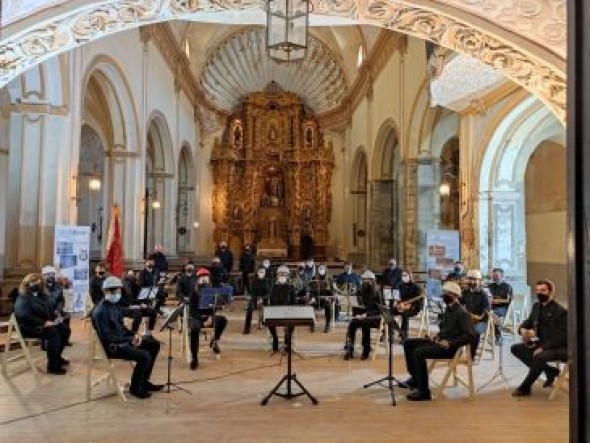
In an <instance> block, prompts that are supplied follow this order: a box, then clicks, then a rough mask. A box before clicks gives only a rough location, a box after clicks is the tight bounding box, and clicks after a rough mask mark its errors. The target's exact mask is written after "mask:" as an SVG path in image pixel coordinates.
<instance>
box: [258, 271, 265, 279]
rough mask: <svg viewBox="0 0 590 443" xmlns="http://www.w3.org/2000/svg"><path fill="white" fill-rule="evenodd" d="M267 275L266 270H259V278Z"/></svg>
mask: <svg viewBox="0 0 590 443" xmlns="http://www.w3.org/2000/svg"><path fill="white" fill-rule="evenodd" d="M265 275H266V272H259V273H258V278H264V276H265Z"/></svg>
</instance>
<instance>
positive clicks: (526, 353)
mask: <svg viewBox="0 0 590 443" xmlns="http://www.w3.org/2000/svg"><path fill="white" fill-rule="evenodd" d="M535 292H536V294H537V300H538V301H537V302H536V303H535V304H534V305H533V309H532V311H531V314H530V315H529V317H528V318H527V319H526V320H525V321H524V322H523V323H522V324H521V325H520V328H519V329H518V333H519V334H520V335H521V336H522V341H523V342H522V343H518V344H514V345H512V349H511V350H512V353H513V354H514V355H515V356H516V358H518V359H519V360H520V361H522V362H523V363H524V364H525V365H527V366H528V367H529V373H528V374H527V376H526V378H525V379H524V380H523V381H522V383H521V384H520V386H519V387H518V388H517V389H516V390H515V391H514V392H513V393H512V395H513V396H515V397H524V396H529V395H531V386H532V385H533V383H535V381H536V380H537V378H539V375H541V372H545V375H546V376H547V381H546V382H545V384H544V385H543V387H551V386H552V385H553V382H554V380H555V378H556V377H557V376H558V375H559V369H557V368H554V367H551V366H549V365H548V364H547V362H550V361H567V358H568V354H567V310H566V309H565V308H564V307H563V306H561V305H560V304H559V303H557V301H556V300H555V298H554V297H555V296H554V294H555V284H554V283H553V282H552V281H551V280H547V279H546V280H540V281H538V282H537V284H536V285H535Z"/></svg>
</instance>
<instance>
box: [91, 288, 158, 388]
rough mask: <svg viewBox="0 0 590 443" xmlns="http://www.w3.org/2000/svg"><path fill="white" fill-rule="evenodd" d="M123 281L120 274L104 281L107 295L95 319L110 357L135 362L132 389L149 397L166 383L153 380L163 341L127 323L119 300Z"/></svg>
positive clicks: (93, 320)
mask: <svg viewBox="0 0 590 443" xmlns="http://www.w3.org/2000/svg"><path fill="white" fill-rule="evenodd" d="M122 288H123V283H122V282H121V280H120V279H119V278H117V277H108V278H107V279H105V281H104V284H103V291H104V293H105V297H104V299H103V300H102V301H101V302H100V303H99V304H98V305H97V306H96V307H95V309H94V311H93V312H92V323H93V325H94V327H95V329H96V334H97V335H98V338H99V339H100V341H101V343H102V345H103V347H104V349H105V352H106V354H107V356H108V357H109V358H115V359H120V360H132V361H134V362H135V367H134V368H133V375H132V376H131V386H130V387H129V393H130V394H131V395H134V396H135V397H137V398H148V397H150V396H151V395H152V394H151V392H155V391H160V390H162V388H163V387H164V385H156V384H153V383H151V382H150V381H149V379H150V376H151V374H152V369H153V367H154V363H155V361H156V358H157V357H158V352H159V351H160V342H159V341H158V340H156V339H154V338H153V337H152V336H150V335H145V336H143V337H142V336H141V335H139V334H137V333H133V332H132V331H130V330H129V329H127V328H126V327H125V324H124V323H123V316H124V314H123V308H122V307H121V305H120V304H119V301H120V299H121V289H122Z"/></svg>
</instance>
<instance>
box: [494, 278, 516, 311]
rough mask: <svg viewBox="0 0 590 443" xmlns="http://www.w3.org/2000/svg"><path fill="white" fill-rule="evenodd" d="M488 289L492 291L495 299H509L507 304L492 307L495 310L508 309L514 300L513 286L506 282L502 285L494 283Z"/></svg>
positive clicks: (501, 283)
mask: <svg viewBox="0 0 590 443" xmlns="http://www.w3.org/2000/svg"><path fill="white" fill-rule="evenodd" d="M488 289H489V290H490V293H491V294H492V298H493V299H500V300H504V299H508V302H507V303H504V302H502V303H497V304H494V305H492V307H493V308H505V307H508V305H509V304H510V300H512V286H510V284H509V283H506V282H505V281H503V282H500V283H496V282H492V283H490V284H489V285H488Z"/></svg>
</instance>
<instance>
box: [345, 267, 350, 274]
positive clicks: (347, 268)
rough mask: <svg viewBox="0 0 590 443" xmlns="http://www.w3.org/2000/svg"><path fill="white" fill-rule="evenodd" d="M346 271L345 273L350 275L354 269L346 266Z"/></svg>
mask: <svg viewBox="0 0 590 443" xmlns="http://www.w3.org/2000/svg"><path fill="white" fill-rule="evenodd" d="M344 271H345V272H346V273H347V274H350V273H351V272H352V268H351V267H350V266H345V267H344Z"/></svg>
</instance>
